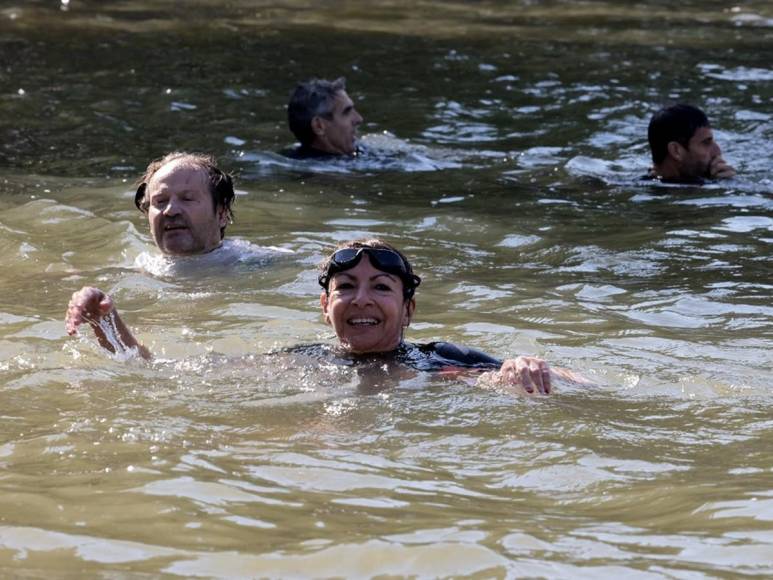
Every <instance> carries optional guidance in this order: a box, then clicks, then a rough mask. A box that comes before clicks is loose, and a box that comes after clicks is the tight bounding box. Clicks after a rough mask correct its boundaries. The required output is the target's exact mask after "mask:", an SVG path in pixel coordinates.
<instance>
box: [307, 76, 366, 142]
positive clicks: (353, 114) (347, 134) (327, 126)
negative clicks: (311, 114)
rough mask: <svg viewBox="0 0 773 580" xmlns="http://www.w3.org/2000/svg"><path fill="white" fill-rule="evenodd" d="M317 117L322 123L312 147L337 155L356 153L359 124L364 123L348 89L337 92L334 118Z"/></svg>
mask: <svg viewBox="0 0 773 580" xmlns="http://www.w3.org/2000/svg"><path fill="white" fill-rule="evenodd" d="M315 119H319V121H320V125H319V131H318V132H317V134H316V136H315V139H314V142H313V143H312V147H314V148H316V149H319V150H321V151H325V152H326V153H334V154H337V155H353V154H354V151H355V138H356V137H357V125H359V124H360V123H362V116H360V114H359V113H358V112H357V109H355V108H354V103H353V102H352V100H351V99H350V98H349V95H347V94H346V91H339V92H337V93H336V96H335V100H334V101H333V117H332V119H326V118H324V117H315Z"/></svg>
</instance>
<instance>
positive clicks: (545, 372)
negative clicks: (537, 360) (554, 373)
mask: <svg viewBox="0 0 773 580" xmlns="http://www.w3.org/2000/svg"><path fill="white" fill-rule="evenodd" d="M540 372H541V373H542V384H543V385H544V387H545V394H546V395H549V394H550V391H552V390H553V386H552V385H551V384H550V367H548V363H546V362H545V361H542V364H541V365H540Z"/></svg>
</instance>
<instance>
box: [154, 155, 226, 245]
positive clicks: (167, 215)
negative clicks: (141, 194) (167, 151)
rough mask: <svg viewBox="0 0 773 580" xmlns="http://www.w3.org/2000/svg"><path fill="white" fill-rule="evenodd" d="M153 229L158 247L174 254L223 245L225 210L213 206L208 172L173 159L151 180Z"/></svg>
mask: <svg viewBox="0 0 773 580" xmlns="http://www.w3.org/2000/svg"><path fill="white" fill-rule="evenodd" d="M146 195H147V196H148V201H149V202H150V206H149V207H148V221H149V222H150V232H151V234H152V235H153V240H154V241H155V242H156V245H157V246H158V248H159V249H160V250H161V251H162V252H163V253H164V254H169V255H172V256H187V255H191V254H203V253H206V252H209V251H211V250H214V249H215V248H217V247H218V246H219V245H220V242H221V239H220V228H221V227H224V226H225V224H226V221H227V217H226V215H225V211H224V210H223V208H221V207H218V208H217V211H215V209H214V208H213V206H212V194H211V193H210V190H209V181H208V179H207V172H206V170H205V169H203V168H201V167H196V166H192V165H190V164H186V163H185V161H184V160H178V161H172V162H170V163H167V164H166V165H164V166H163V167H162V168H161V169H159V170H158V171H157V172H156V173H155V174H154V175H153V177H152V178H151V179H150V181H149V182H148V188H147V192H146Z"/></svg>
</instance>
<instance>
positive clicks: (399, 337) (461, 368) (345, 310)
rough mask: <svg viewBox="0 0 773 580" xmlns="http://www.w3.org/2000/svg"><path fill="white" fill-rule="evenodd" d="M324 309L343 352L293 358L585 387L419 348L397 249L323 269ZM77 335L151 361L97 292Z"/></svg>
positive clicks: (88, 296)
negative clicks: (408, 334)
mask: <svg viewBox="0 0 773 580" xmlns="http://www.w3.org/2000/svg"><path fill="white" fill-rule="evenodd" d="M318 280H319V284H320V286H321V287H322V293H321V294H320V306H321V307H322V315H323V316H324V319H325V322H326V323H327V324H329V325H331V326H332V327H333V329H334V330H335V333H336V336H337V338H338V343H337V344H336V345H304V346H299V347H295V348H292V349H289V351H287V352H293V353H298V354H306V355H309V356H312V357H314V358H321V359H325V360H328V361H330V362H334V363H336V364H341V365H346V366H355V367H361V368H370V369H375V368H378V369H382V370H384V369H385V372H393V371H399V369H401V368H402V369H405V368H411V369H415V370H418V371H429V372H444V373H453V374H454V376H458V374H459V373H464V372H466V373H467V374H471V375H474V376H475V378H476V379H477V383H478V384H479V385H481V386H493V387H504V388H507V389H508V390H516V391H522V392H525V393H528V394H533V393H541V394H549V393H550V392H551V389H552V386H551V379H553V378H555V377H561V378H565V379H568V380H571V381H576V382H581V383H582V382H585V381H584V380H583V379H581V378H580V377H577V376H575V375H574V374H573V373H571V372H570V371H567V370H565V369H552V370H551V369H550V368H549V367H548V365H547V363H546V362H545V361H544V360H542V359H539V358H536V357H529V356H519V357H516V358H513V359H505V360H499V359H496V358H494V357H492V356H490V355H487V354H485V353H482V352H480V351H477V350H474V349H471V348H467V347H463V346H458V345H455V344H452V343H449V342H431V343H425V344H416V343H411V342H408V341H406V340H404V337H403V335H404V331H405V329H406V328H407V327H408V325H409V324H410V322H411V319H412V318H413V314H414V312H415V310H416V299H415V297H414V294H415V292H416V288H417V287H418V286H419V284H420V283H421V278H419V277H418V276H417V275H416V274H414V273H413V268H412V267H411V264H410V262H409V261H408V259H407V258H406V257H405V256H404V255H403V253H402V252H400V251H399V250H398V249H397V248H395V247H394V246H392V245H390V244H388V243H386V242H383V241H381V240H378V239H370V240H359V241H351V242H346V243H344V244H341V245H340V246H338V247H337V248H336V249H335V251H334V252H333V253H332V254H331V255H330V256H328V258H327V259H325V260H324V261H323V262H322V264H321V265H320V274H319V278H318ZM65 323H66V328H67V332H68V334H70V335H74V334H76V333H77V331H78V327H79V326H80V325H81V324H83V323H88V324H89V325H90V326H91V327H92V329H93V330H94V333H95V334H96V337H97V339H98V341H99V344H100V345H101V346H102V347H104V348H105V349H107V350H109V351H110V352H115V351H116V346H117V345H116V344H115V343H118V344H119V345H121V346H123V347H125V348H126V349H137V351H138V352H139V354H140V355H141V356H143V357H145V358H150V356H151V355H150V351H148V349H146V348H145V347H144V346H142V345H141V344H140V343H139V342H138V341H137V339H136V338H135V337H134V335H133V334H132V333H131V331H130V330H129V328H128V327H127V326H126V324H124V322H123V320H122V319H121V317H120V316H119V315H118V311H117V310H116V308H115V305H114V303H113V300H112V298H110V296H108V295H107V294H105V293H104V292H102V291H101V290H98V289H97V288H91V287H85V288H82V289H81V290H79V291H78V292H76V293H74V294H73V296H72V299H71V300H70V304H69V307H68V309H67V316H66V320H65Z"/></svg>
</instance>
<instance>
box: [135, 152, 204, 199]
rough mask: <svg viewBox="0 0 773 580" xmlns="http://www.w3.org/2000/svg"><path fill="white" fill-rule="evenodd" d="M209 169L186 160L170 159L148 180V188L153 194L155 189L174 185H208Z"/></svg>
mask: <svg viewBox="0 0 773 580" xmlns="http://www.w3.org/2000/svg"><path fill="white" fill-rule="evenodd" d="M207 176H208V174H207V171H206V170H205V169H204V168H203V167H201V166H199V165H195V164H193V163H190V162H187V161H185V160H181V159H178V160H175V161H170V162H169V163H167V164H166V165H163V166H162V167H161V168H159V169H158V171H156V172H155V173H154V174H153V176H152V177H151V178H150V180H149V181H148V190H149V191H150V193H151V195H152V194H153V192H154V191H161V190H165V189H168V188H169V187H171V186H172V184H174V185H186V186H189V185H193V186H198V185H202V184H204V185H206V182H207Z"/></svg>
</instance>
